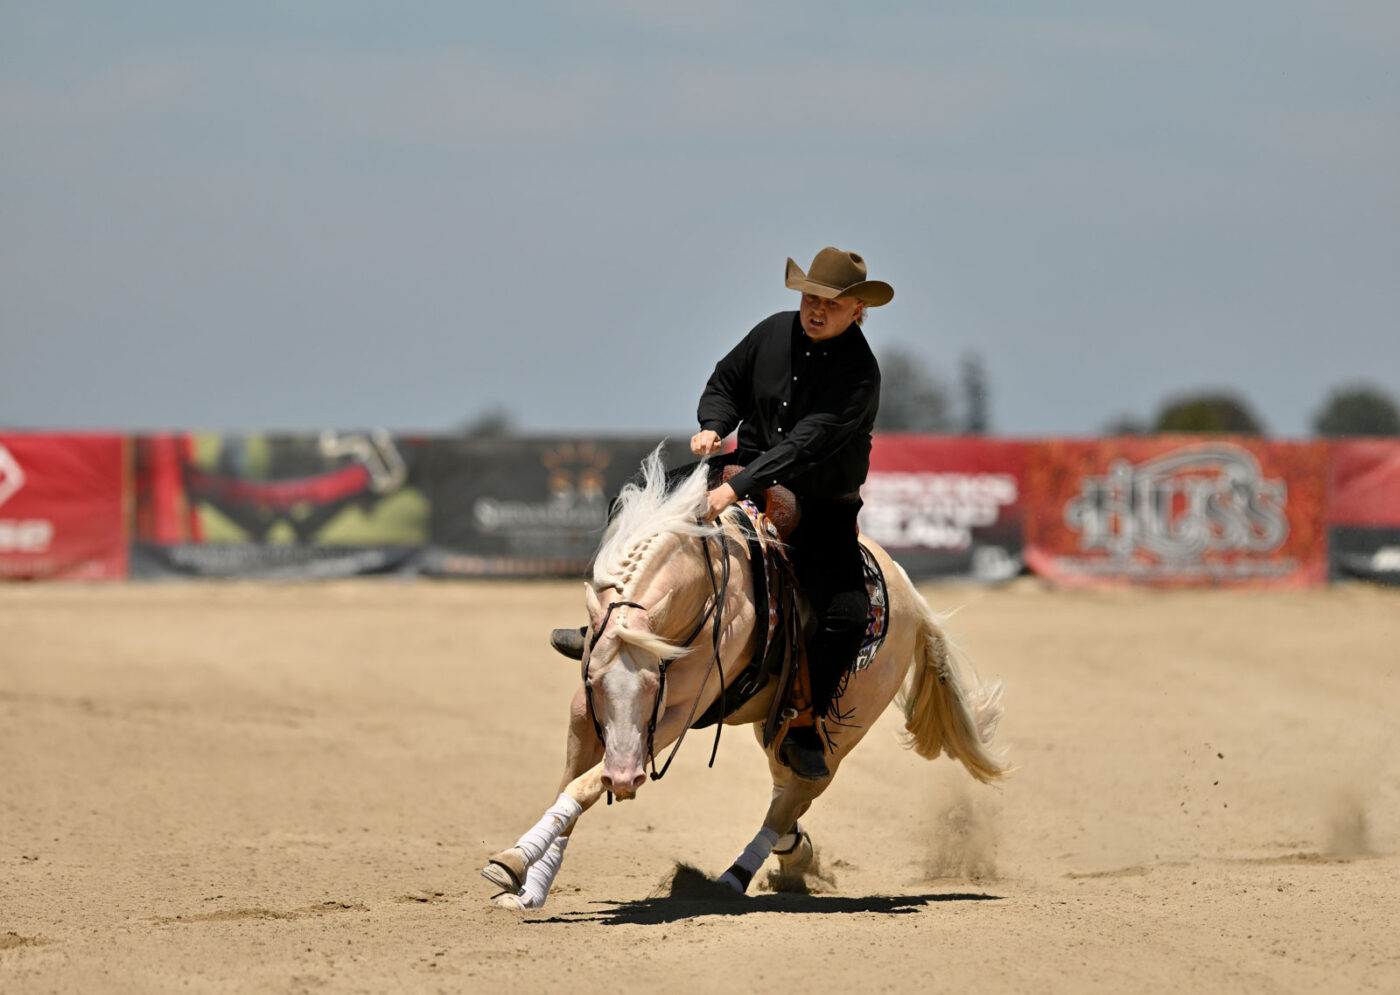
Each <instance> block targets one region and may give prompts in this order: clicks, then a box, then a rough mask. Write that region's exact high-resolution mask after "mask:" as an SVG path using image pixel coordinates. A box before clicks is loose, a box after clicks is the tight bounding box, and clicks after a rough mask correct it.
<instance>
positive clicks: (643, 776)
mask: <svg viewBox="0 0 1400 995" xmlns="http://www.w3.org/2000/svg"><path fill="white" fill-rule="evenodd" d="M646 783H647V772H646V771H644V770H642V771H638V772H637V776H636V777H634V778H632V790H633V791H636V790H637V789H638V788H640V787H641V786H642V785H643V784H646Z"/></svg>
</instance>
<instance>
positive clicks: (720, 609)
mask: <svg viewBox="0 0 1400 995" xmlns="http://www.w3.org/2000/svg"><path fill="white" fill-rule="evenodd" d="M699 539H700V546H701V549H702V551H703V558H704V560H705V570H706V572H707V573H708V574H709V577H710V592H711V595H710V602H709V604H708V605H707V606H706V608H705V612H704V614H702V615H701V616H700V619H699V621H697V622H696V623H695V627H694V628H692V629H691V630H690V635H688V636H687V637H686V638H685V641H684V642H683V643H682V644H681V645H682V646H686V647H688V646H690V645H691V644H692V643H693V642H695V639H696V637H697V636H699V635H700V633H701V631H702V630H703V629H704V628H705V623H706V622H709V623H710V624H711V631H710V642H711V646H712V647H713V652H712V653H711V656H710V665H709V667H708V669H706V671H705V677H704V679H703V680H702V681H701V682H700V687H701V688H702V689H703V688H704V686H705V685H706V684H708V683H709V680H710V673H711V671H714V670H716V668H718V672H719V700H720V703H721V708H723V702H724V697H725V686H724V668H723V667H720V666H719V641H720V636H721V634H722V633H723V631H724V599H725V596H726V595H727V594H728V592H729V557H728V556H725V555H724V538H723V535H721V536H720V538H719V540H718V542H717V545H718V547H719V553H720V572H719V576H718V577H717V576H716V575H715V566H714V562H713V561H712V560H711V558H710V537H709V536H707V535H702V536H700V537H699ZM616 608H638V609H641V610H642V611H646V610H647V609H646V608H645V607H644V606H642V605H639V604H637V603H636V602H635V601H621V600H619V601H614V602H612V603H611V604H609V605H608V609H607V611H606V612H604V614H603V620H602V622H600V623H599V624H598V628H597V635H595V636H594V637H593V639H592V640H590V642H589V653H588V662H587V663H585V664H584V665H583V693H584V697H585V698H586V699H587V701H588V717H589V718H590V719H592V720H593V731H594V733H595V734H596V735H597V737H598V741H599V742H604V740H603V726H602V723H600V722H599V721H598V711H597V709H596V708H594V706H593V685H592V683H591V682H590V681H589V679H588V669H589V667H591V666H592V664H593V652H592V649H593V647H592V644H593V642H596V640H597V639H598V638H599V637H600V636H602V634H603V633H604V632H605V631H606V630H607V628H608V621H609V619H611V618H612V613H613V610H614V609H616ZM682 655H684V654H682ZM676 659H679V657H677V658H676ZM670 665H671V661H670V660H664V659H663V660H662V661H661V662H660V667H659V671H658V679H657V685H656V697H655V698H654V699H653V700H652V703H651V719H650V720H649V721H648V722H647V753H646V755H647V758H648V760H649V761H650V763H651V779H652V780H653V781H659V780H661V778H663V777H664V776H665V775H666V771H668V770H669V769H670V768H671V761H672V760H674V759H676V752H677V751H678V750H679V749H680V748H681V743H682V742H684V741H685V734H686V733H687V732H689V731H690V724H691V723H692V722H694V721H695V711H696V709H697V708H698V707H699V705H700V697H699V696H698V695H697V696H696V698H695V701H694V702H692V703H691V706H690V714H689V715H688V716H687V717H686V720H685V725H684V726H683V727H682V728H681V734H680V735H679V736H678V737H676V742H675V744H674V745H673V746H672V747H671V753H670V756H668V757H667V758H666V762H665V763H664V764H662V765H661V769H660V770H657V769H656V722H657V719H658V718H660V714H661V701H662V698H663V697H665V694H666V671H667V669H668V668H669V667H670ZM723 725H724V724H723V723H722V722H717V723H715V743H714V746H713V747H712V748H711V750H710V763H709V766H710V767H713V766H714V765H715V757H716V756H717V755H718V754H719V735H720V729H721V728H722V727H723ZM608 804H609V805H611V804H612V792H611V791H609V792H608Z"/></svg>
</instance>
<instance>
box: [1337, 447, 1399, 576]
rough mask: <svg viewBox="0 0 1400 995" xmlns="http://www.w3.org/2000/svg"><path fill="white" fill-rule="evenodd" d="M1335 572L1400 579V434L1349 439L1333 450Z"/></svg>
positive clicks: (1343, 574) (1345, 574) (1340, 574)
mask: <svg viewBox="0 0 1400 995" xmlns="http://www.w3.org/2000/svg"><path fill="white" fill-rule="evenodd" d="M1327 478H1328V511H1327V524H1328V527H1329V528H1328V532H1329V540H1330V549H1331V561H1332V575H1333V576H1334V577H1360V578H1364V579H1366V580H1374V581H1379V582H1380V583H1383V584H1395V585H1400V439H1349V440H1346V441H1343V442H1334V443H1332V444H1331V445H1330V446H1328V451H1327Z"/></svg>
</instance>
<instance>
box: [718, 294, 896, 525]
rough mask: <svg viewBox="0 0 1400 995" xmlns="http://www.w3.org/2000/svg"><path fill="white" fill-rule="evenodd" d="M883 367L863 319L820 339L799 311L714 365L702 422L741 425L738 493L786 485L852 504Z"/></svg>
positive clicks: (864, 469)
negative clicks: (808, 331)
mask: <svg viewBox="0 0 1400 995" xmlns="http://www.w3.org/2000/svg"><path fill="white" fill-rule="evenodd" d="M879 405H880V367H879V364H878V363H876V361H875V354H874V353H872V352H871V351H870V346H869V344H868V343H867V342H866V341H865V335H864V334H863V333H862V332H861V330H860V326H859V325H851V327H850V328H848V329H846V330H845V331H844V332H842V333H841V334H840V335H838V336H836V337H835V338H833V339H826V340H824V341H821V342H814V341H813V340H812V339H809V338H808V337H807V336H806V334H805V333H804V332H803V331H802V326H801V324H800V323H799V322H798V313H797V312H796V311H781V312H779V313H778V314H775V315H773V316H772V317H770V318H766V319H764V320H763V321H761V322H759V323H758V324H757V325H756V326H754V329H753V331H751V332H749V334H748V335H746V336H745V337H744V340H743V341H742V342H740V343H739V344H738V345H737V346H735V347H734V348H733V349H732V350H730V352H729V354H728V355H727V356H725V357H724V358H723V359H721V360H720V361H719V362H718V363H716V364H715V371H714V373H712V374H711V375H710V379H709V382H708V383H707V384H706V385H705V391H704V393H703V394H701V396H700V406H699V410H698V416H699V419H700V428H701V429H702V430H703V429H709V430H711V431H714V432H716V433H718V434H719V435H720V437H721V438H722V437H724V436H726V435H728V434H729V433H730V432H732V431H733V430H734V428H735V427H736V426H738V428H739V440H738V442H739V446H738V448H739V453H738V455H739V458H740V459H741V460H742V461H743V462H744V463H746V464H747V465H746V467H745V469H744V470H743V471H742V472H740V473H738V474H736V475H735V476H734V477H733V478H732V479H731V480H730V481H729V484H730V486H731V487H733V488H734V492H735V493H736V494H737V495H738V496H739V497H741V498H742V497H745V496H747V495H748V494H749V492H751V491H755V490H760V489H762V488H764V487H770V486H772V485H773V484H782V485H783V486H784V487H787V488H789V489H791V490H792V491H793V492H794V493H796V494H797V495H798V496H799V497H807V498H822V499H828V500H838V501H849V500H854V499H855V498H856V496H857V495H858V494H859V491H860V485H861V484H863V483H865V477H866V474H867V473H869V471H870V432H871V429H872V428H873V427H874V425H875V411H876V409H877V408H878V407H879Z"/></svg>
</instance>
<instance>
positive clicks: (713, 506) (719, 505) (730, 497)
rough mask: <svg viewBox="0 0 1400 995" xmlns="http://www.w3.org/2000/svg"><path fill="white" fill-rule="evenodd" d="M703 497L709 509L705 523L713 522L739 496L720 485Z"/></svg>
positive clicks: (731, 489)
mask: <svg viewBox="0 0 1400 995" xmlns="http://www.w3.org/2000/svg"><path fill="white" fill-rule="evenodd" d="M710 434H711V435H713V434H714V433H713V432H712V433H710ZM705 497H706V499H707V500H708V501H709V505H710V506H709V508H707V509H706V510H705V521H707V522H712V521H714V520H715V516H716V515H718V514H719V513H720V512H721V511H723V510H724V509H725V508H728V507H729V506H730V505H731V504H733V503H734V502H735V501H737V500H739V495H737V494H735V493H734V488H732V487H730V486H729V485H728V484H720V485H719V486H718V487H716V488H715V489H714V490H712V491H710V493H709V494H707V495H705Z"/></svg>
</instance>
